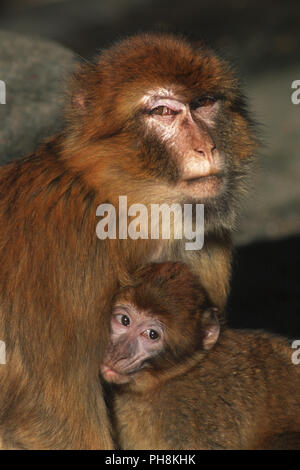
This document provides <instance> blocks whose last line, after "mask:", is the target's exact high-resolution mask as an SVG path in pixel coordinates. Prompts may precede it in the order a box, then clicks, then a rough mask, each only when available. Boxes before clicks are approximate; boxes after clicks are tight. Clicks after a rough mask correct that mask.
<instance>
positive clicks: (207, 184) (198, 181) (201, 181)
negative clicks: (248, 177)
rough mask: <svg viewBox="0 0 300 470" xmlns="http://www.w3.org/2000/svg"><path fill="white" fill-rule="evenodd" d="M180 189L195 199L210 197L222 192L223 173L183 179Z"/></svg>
mask: <svg viewBox="0 0 300 470" xmlns="http://www.w3.org/2000/svg"><path fill="white" fill-rule="evenodd" d="M179 189H180V191H181V192H182V193H184V194H185V195H187V196H190V197H192V198H194V199H199V200H201V199H210V198H214V197H217V196H219V195H220V194H221V193H222V190H223V189H224V178H223V175H222V174H215V175H207V176H201V177H199V178H192V179H188V180H183V181H181V183H179Z"/></svg>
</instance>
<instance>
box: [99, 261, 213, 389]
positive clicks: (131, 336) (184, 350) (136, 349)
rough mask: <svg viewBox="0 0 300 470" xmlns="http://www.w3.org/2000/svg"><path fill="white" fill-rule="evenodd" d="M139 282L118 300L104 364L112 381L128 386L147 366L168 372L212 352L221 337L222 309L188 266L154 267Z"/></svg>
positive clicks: (139, 274) (137, 275) (142, 271)
mask: <svg viewBox="0 0 300 470" xmlns="http://www.w3.org/2000/svg"><path fill="white" fill-rule="evenodd" d="M134 278H135V283H136V285H135V287H128V288H125V289H122V290H121V292H120V293H119V294H118V295H117V297H116V299H115V301H114V307H113V310H112V317H111V346H110V348H109V350H108V352H107V354H106V356H105V358H104V362H103V364H102V365H101V373H102V376H103V377H104V378H105V380H106V381H108V382H114V383H119V384H121V383H127V382H129V381H131V380H132V379H133V378H134V377H135V375H136V374H137V373H138V372H139V371H141V370H142V369H145V368H150V369H158V370H162V369H168V368H170V367H171V366H172V365H174V364H177V363H178V362H180V361H181V360H183V359H185V358H186V357H187V356H188V355H191V354H192V353H193V352H194V351H196V350H199V349H203V350H208V349H211V348H212V347H213V346H214V344H215V343H216V341H217V339H218V336H219V332H220V326H219V321H218V315H217V313H218V312H217V309H216V308H213V307H211V306H209V305H208V301H207V298H206V294H205V291H204V289H203V288H202V286H201V284H200V283H199V282H198V280H197V278H196V277H195V276H194V275H193V273H192V272H191V271H190V270H189V269H188V267H187V266H186V265H184V264H183V263H172V262H165V263H152V264H150V265H147V266H145V267H143V268H140V269H138V270H137V272H136V273H135V275H134Z"/></svg>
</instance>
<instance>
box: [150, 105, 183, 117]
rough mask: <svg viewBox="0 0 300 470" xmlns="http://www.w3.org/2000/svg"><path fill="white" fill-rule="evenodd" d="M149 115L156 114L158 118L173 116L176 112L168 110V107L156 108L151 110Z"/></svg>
mask: <svg viewBox="0 0 300 470" xmlns="http://www.w3.org/2000/svg"><path fill="white" fill-rule="evenodd" d="M150 114H156V115H159V116H175V114H178V112H177V111H174V110H173V109H171V108H168V106H157V107H156V108H153V109H151V111H150Z"/></svg>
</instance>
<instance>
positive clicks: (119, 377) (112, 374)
mask: <svg viewBox="0 0 300 470" xmlns="http://www.w3.org/2000/svg"><path fill="white" fill-rule="evenodd" d="M101 374H102V377H103V378H104V380H106V382H109V383H114V384H125V383H127V382H130V380H131V378H130V376H129V375H124V374H120V373H119V372H117V371H115V370H114V369H112V368H111V367H109V366H106V365H102V366H101Z"/></svg>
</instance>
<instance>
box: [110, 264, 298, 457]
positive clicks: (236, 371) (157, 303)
mask: <svg viewBox="0 0 300 470" xmlns="http://www.w3.org/2000/svg"><path fill="white" fill-rule="evenodd" d="M220 318H221V316H220V314H219V312H218V310H217V309H216V308H214V307H212V306H211V305H210V302H209V299H208V298H207V295H206V293H205V291H204V289H203V287H202V286H201V285H200V284H199V281H198V280H197V278H196V277H195V276H194V275H193V274H192V273H191V271H190V270H189V268H188V267H187V266H186V265H184V264H182V263H171V262H166V263H161V264H151V265H148V266H146V267H144V268H142V269H140V270H138V272H137V273H136V274H135V276H134V282H133V283H132V285H130V286H128V287H125V288H122V289H120V292H119V293H118V294H117V296H116V298H115V301H114V306H113V311H112V320H111V328H112V336H111V346H110V348H109V350H108V352H107V354H106V356H105V359H104V362H103V364H102V365H101V372H102V376H103V378H104V379H105V381H106V382H109V383H112V384H114V385H112V392H113V400H112V405H111V406H112V418H113V424H114V428H115V433H116V441H117V442H118V444H119V446H120V447H121V448H122V449H176V450H184V449H264V448H272V449H273V448H277V447H278V448H280V449H281V448H282V445H283V444H282V443H281V436H284V439H285V441H286V440H287V439H288V438H289V437H288V436H293V439H292V440H291V441H290V443H288V442H285V441H284V442H285V444H284V445H286V446H288V447H289V448H299V449H300V365H298V366H297V365H296V364H293V362H292V354H293V352H294V350H293V349H292V348H291V345H290V344H289V342H288V341H287V340H286V339H284V338H281V337H279V336H274V335H271V334H268V333H264V332H262V331H242V330H240V331H239V330H230V329H224V331H222V333H221V335H220V339H219V341H217V340H218V337H219V333H220ZM215 343H216V344H215ZM298 433H299V434H298ZM298 438H299V439H298Z"/></svg>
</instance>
